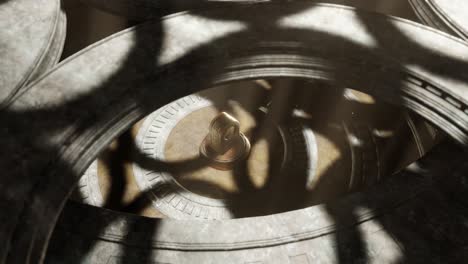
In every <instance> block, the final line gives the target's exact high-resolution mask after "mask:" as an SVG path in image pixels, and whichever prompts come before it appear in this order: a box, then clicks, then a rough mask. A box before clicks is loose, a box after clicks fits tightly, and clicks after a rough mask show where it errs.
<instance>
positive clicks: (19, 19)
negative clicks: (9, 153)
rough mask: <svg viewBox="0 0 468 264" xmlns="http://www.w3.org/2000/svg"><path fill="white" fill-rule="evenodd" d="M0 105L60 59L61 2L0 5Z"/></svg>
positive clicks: (20, 0)
mask: <svg viewBox="0 0 468 264" xmlns="http://www.w3.org/2000/svg"><path fill="white" fill-rule="evenodd" d="M0 28H1V32H0V58H1V59H0V87H1V88H0V105H1V104H2V103H4V102H5V101H7V100H8V99H10V98H11V97H12V96H13V95H14V94H16V93H17V92H18V91H19V90H20V89H21V88H22V87H24V86H25V85H26V84H28V83H29V82H30V81H32V79H34V78H35V77H37V76H38V75H40V74H41V73H43V72H45V71H46V70H47V69H48V68H50V67H51V66H53V65H54V64H55V63H57V61H58V60H59V58H60V54H61V52H62V47H63V42H64V40H65V30H66V27H65V16H64V14H63V13H62V11H61V8H60V0H4V1H0Z"/></svg>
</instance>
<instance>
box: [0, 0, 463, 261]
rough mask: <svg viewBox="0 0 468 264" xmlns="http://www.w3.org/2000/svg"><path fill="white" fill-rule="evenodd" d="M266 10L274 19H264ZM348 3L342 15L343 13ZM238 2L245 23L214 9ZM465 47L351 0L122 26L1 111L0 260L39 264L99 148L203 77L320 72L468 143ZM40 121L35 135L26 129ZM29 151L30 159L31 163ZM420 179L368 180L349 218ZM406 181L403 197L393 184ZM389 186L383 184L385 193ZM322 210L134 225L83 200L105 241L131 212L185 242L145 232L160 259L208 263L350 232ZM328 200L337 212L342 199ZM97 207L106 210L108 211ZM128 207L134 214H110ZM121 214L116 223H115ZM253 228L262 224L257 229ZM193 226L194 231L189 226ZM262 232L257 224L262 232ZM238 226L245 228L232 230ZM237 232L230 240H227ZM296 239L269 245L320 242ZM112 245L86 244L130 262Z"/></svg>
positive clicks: (224, 79) (415, 187)
mask: <svg viewBox="0 0 468 264" xmlns="http://www.w3.org/2000/svg"><path fill="white" fill-rule="evenodd" d="M259 12H262V13H263V12H266V13H268V14H270V16H269V18H268V19H265V18H264V17H261V18H259V17H258V14H259ZM337 12H339V13H340V16H335V14H336V13H337ZM227 13H229V15H230V16H236V17H238V20H237V21H221V20H216V19H215V18H217V17H218V18H219V17H221V18H222V17H223V16H227ZM330 17H333V18H334V19H333V21H330V19H329V18H330ZM193 32H196V33H197V34H193ZM395 43H398V45H395ZM467 52H468V47H467V46H466V44H465V43H464V42H463V41H460V40H458V39H455V38H451V37H449V36H447V35H445V34H440V33H439V32H437V31H434V30H431V29H429V28H427V27H423V26H420V25H418V24H415V23H411V22H408V21H405V20H400V19H396V18H391V17H386V16H382V15H377V14H370V13H366V12H360V11H356V10H353V9H350V8H347V7H342V6H335V5H317V4H309V3H291V4H290V5H287V6H283V5H276V4H271V5H270V4H269V5H259V6H249V7H246V8H240V9H234V8H233V9H231V10H229V11H222V10H217V11H211V12H208V11H207V12H200V13H197V14H191V13H183V14H177V15H173V16H170V17H167V18H165V19H163V20H155V21H150V22H147V23H145V24H144V25H142V26H139V27H136V28H132V29H130V30H127V31H124V32H122V33H119V34H116V35H114V36H112V37H110V38H108V39H106V40H104V41H102V42H100V43H99V44H97V45H94V46H92V47H90V48H88V49H86V50H84V51H82V52H80V53H79V54H78V55H76V56H74V57H73V58H71V59H69V60H67V61H65V62H63V63H62V64H61V65H60V66H58V67H57V68H55V69H54V70H53V71H51V72H49V73H48V74H46V75H44V76H43V77H42V78H40V79H39V80H38V81H36V82H35V83H34V84H33V85H31V86H29V87H28V88H27V89H25V92H24V93H23V94H22V95H21V96H20V97H18V98H16V100H15V101H14V102H13V103H12V104H11V105H10V106H9V107H8V108H7V109H5V110H4V111H3V112H2V113H1V119H2V120H1V121H2V122H4V123H5V124H8V129H4V128H2V129H0V133H1V137H0V140H1V145H2V146H3V148H4V149H5V150H6V151H7V153H9V155H8V157H4V158H3V159H2V164H1V165H2V168H3V169H4V170H6V171H9V174H8V175H6V176H5V177H4V179H3V180H2V182H3V183H4V184H2V186H1V188H2V192H0V193H1V195H2V199H1V200H2V209H3V211H4V212H8V215H9V218H8V219H5V221H4V224H2V229H1V230H0V235H1V237H2V238H3V241H5V242H4V243H5V245H7V246H5V247H1V248H0V250H1V251H0V256H1V259H4V260H5V261H6V262H8V263H10V262H11V263H25V262H28V263H33V262H38V263H39V262H41V261H42V260H43V258H44V256H45V250H46V248H47V245H48V241H49V238H50V235H51V233H52V230H53V228H54V226H55V222H56V219H57V217H58V215H59V213H60V211H61V210H62V207H63V206H64V203H65V200H66V198H67V197H68V195H69V194H70V192H71V191H72V189H73V185H74V183H75V182H77V181H78V178H79V177H80V176H81V175H82V173H83V172H84V170H85V169H86V167H87V166H89V164H90V163H91V162H92V161H93V160H94V159H95V157H96V156H97V154H98V152H99V151H100V150H102V149H103V148H104V147H105V146H106V145H107V144H109V143H110V141H111V140H112V139H113V138H114V137H115V136H117V135H118V134H119V133H121V132H123V131H124V130H125V129H128V128H129V127H130V126H131V125H132V124H133V123H134V122H136V121H137V120H139V119H141V118H142V117H143V116H145V115H146V114H148V113H150V112H152V111H154V110H155V109H157V108H159V107H161V106H163V105H164V104H167V103H169V102H171V101H173V100H175V99H177V98H181V97H182V96H186V95H188V94H191V93H194V92H197V89H201V88H200V87H212V86H214V85H217V84H223V83H228V82H233V81H238V80H245V79H264V78H270V77H289V78H301V79H314V80H322V81H328V82H332V83H334V84H338V85H342V86H343V87H356V89H359V90H362V91H363V92H366V93H369V94H371V95H373V96H375V97H376V98H378V99H382V100H384V101H386V102H389V103H392V104H396V105H399V106H403V107H406V108H408V109H410V110H413V111H414V112H416V113H418V114H420V115H421V116H423V117H425V118H426V119H427V120H429V121H430V122H432V123H433V124H434V125H435V126H437V127H438V128H440V129H441V130H443V131H445V132H446V133H447V134H448V135H449V136H450V137H452V138H453V139H454V140H455V141H457V142H458V143H459V144H460V145H466V144H467V143H468V133H467V131H466V128H467V127H468V108H467V98H468V94H467V91H468V87H467V86H466V83H467V82H466V81H467V80H466V76H465V75H464V72H466V70H465V69H467V66H466V63H467V62H466V60H465V58H464V57H463V56H460V54H467ZM441 65H443V67H441ZM64 87H66V88H67V89H64ZM31 131H34V135H35V140H31V138H30V137H29V136H30V133H31ZM18 146H20V147H18ZM18 162H22V163H21V164H22V166H21V167H18V166H17V164H18ZM396 181H398V180H396ZM415 181H416V182H414V183H410V184H408V182H407V181H405V184H403V185H398V187H395V188H392V186H393V185H392V184H385V185H381V187H380V188H383V189H384V190H382V189H379V188H377V189H373V190H371V191H370V194H369V196H367V197H370V198H371V201H366V202H362V203H360V204H365V205H366V207H368V208H371V210H370V211H367V210H363V211H360V210H358V211H356V212H355V213H351V214H349V215H351V216H354V217H352V219H350V223H352V224H351V225H352V226H355V225H356V223H360V224H361V225H360V226H362V227H363V228H364V227H365V225H364V223H366V222H368V221H365V220H366V219H367V220H369V219H371V218H373V217H377V216H378V215H379V213H378V212H380V211H379V210H377V208H379V209H380V208H382V210H383V212H387V211H392V210H393V209H392V208H395V207H396V206H397V205H399V204H401V203H403V202H405V201H407V200H408V199H410V197H414V196H415V194H417V193H419V190H420V189H419V187H424V186H426V185H425V184H424V180H423V181H422V183H417V181H418V180H415ZM395 189H398V195H392V193H394V192H393V191H395ZM374 192H375V195H374ZM402 193H406V194H407V195H402ZM379 194H384V195H383V197H382V200H380V199H379V197H380V195H379ZM358 196H359V195H358ZM429 197H430V196H429ZM355 199H357V200H359V199H361V198H359V197H357V198H356V196H351V197H349V199H343V200H342V201H341V202H340V203H344V204H349V203H351V202H352V201H353V200H355ZM421 199H422V200H423V201H424V199H425V198H421ZM5 201H6V202H5ZM338 207H343V208H346V207H344V205H343V206H341V205H339V206H338ZM85 208H87V207H85ZM322 209H323V208H322V207H321V206H315V207H310V208H306V209H302V210H297V211H293V212H288V213H284V214H280V215H272V216H266V217H260V218H246V219H236V220H230V221H204V222H197V221H191V222H184V221H177V220H167V221H165V220H163V222H161V226H159V227H158V228H153V229H152V227H155V222H153V221H156V220H148V219H140V220H137V223H138V224H137V225H131V224H132V216H128V217H127V216H125V215H119V216H118V217H116V218H114V217H113V216H112V214H113V213H109V215H106V214H107V213H106V212H104V211H94V210H95V209H89V208H87V209H85V210H86V211H87V212H88V213H89V215H95V216H96V217H97V218H93V217H92V219H100V220H95V221H94V222H93V224H94V223H96V225H95V227H102V226H100V224H99V223H104V224H105V225H106V226H108V227H110V228H111V232H110V233H106V232H107V231H106V232H100V231H99V232H98V237H99V236H100V237H101V239H103V240H104V241H114V240H113V239H115V241H114V242H115V244H112V245H113V246H114V247H119V243H118V241H119V240H120V239H121V233H120V231H121V230H122V229H123V228H121V227H124V225H123V224H125V223H128V224H130V225H131V226H132V228H135V229H134V230H138V232H139V233H144V234H147V235H149V236H151V237H152V235H153V233H157V234H161V235H164V234H167V236H171V237H173V238H174V240H171V239H169V238H168V240H165V238H164V237H161V240H160V241H161V243H159V244H158V243H157V242H156V243H154V244H153V242H152V239H151V238H148V239H146V240H140V239H139V238H138V239H137V240H138V241H145V243H146V244H145V245H144V247H149V248H151V247H154V248H164V249H167V250H168V251H167V252H163V253H161V256H160V257H161V260H162V261H163V263H164V262H166V263H167V260H166V259H167V258H169V257H175V258H174V261H176V260H177V262H176V263H184V262H186V263H187V262H190V261H191V260H194V259H196V260H201V262H203V261H202V260H205V259H204V257H206V255H203V254H202V253H203V251H209V252H211V251H216V252H217V253H216V254H218V255H217V256H220V257H228V256H231V255H229V254H231V253H232V254H237V253H239V252H240V251H241V250H244V249H249V250H250V249H253V248H259V250H258V251H255V252H258V254H257V255H256V259H247V258H242V257H239V256H237V255H236V256H237V257H236V256H234V255H232V256H233V257H232V258H231V262H232V263H245V262H247V263H248V262H249V261H250V262H252V261H253V262H254V263H255V262H260V263H262V261H263V262H268V260H267V261H264V259H266V258H263V257H262V256H267V254H269V253H271V252H272V251H273V250H274V248H273V247H274V246H282V247H283V250H285V251H287V250H288V243H296V242H297V243H299V242H300V241H306V240H307V241H309V240H310V239H311V238H314V237H324V236H325V235H326V234H331V233H334V232H335V231H337V230H339V229H336V227H337V226H338V227H340V226H341V225H342V224H344V225H345V226H348V225H346V224H345V223H335V225H330V223H329V222H328V220H327V218H326V217H322V216H324V212H323V210H322ZM72 210H73V209H72ZM327 210H328V211H329V212H332V213H333V212H336V213H337V214H339V212H337V211H335V210H334V209H333V207H330V208H329V209H327ZM94 212H97V214H94ZM86 214H87V213H83V214H80V215H86ZM100 214H103V215H104V222H101V219H102V218H100V216H99V215H100ZM315 216H319V217H317V218H316V217H315ZM121 217H122V218H121ZM118 218H121V219H123V222H119V221H114V220H113V219H118ZM251 220H254V221H251ZM120 223H121V224H122V225H120ZM282 223H293V224H292V226H288V225H282ZM114 224H116V225H117V226H118V228H112V227H113V225H114ZM140 224H141V225H140ZM243 228H245V229H243ZM366 228H369V229H367V230H370V231H369V232H367V231H366V234H369V236H371V237H373V238H374V239H378V240H379V241H383V239H382V240H380V238H379V235H378V234H379V233H378V232H377V231H379V229H378V228H377V227H375V226H372V225H371V226H367V227H366ZM156 229H157V230H156ZM250 229H251V230H255V231H256V232H249V230H250ZM101 230H103V229H101ZM119 230H120V231H119ZM132 230H133V229H132ZM239 230H245V232H239ZM126 231H127V233H126V234H127V235H126V240H127V242H125V243H126V244H127V245H138V247H139V248H141V246H142V245H139V244H138V243H139V242H136V243H133V242H132V241H133V240H132V239H135V238H134V237H133V235H132V234H133V233H132V232H128V231H129V230H126ZM184 232H196V233H193V234H194V235H193V236H190V235H188V236H185V235H184ZM204 232H206V233H204ZM214 232H215V233H214ZM95 234H96V233H95ZM186 234H189V233H186ZM195 234H197V235H195ZM213 234H216V235H213ZM253 234H258V235H257V236H256V237H255V238H253V237H252V235H253ZM234 235H238V236H236V237H235V238H234V237H231V236H234ZM228 238H229V241H231V243H230V244H226V243H222V242H223V241H228V240H227V239H228ZM231 238H232V239H231ZM307 243H309V242H307ZM311 243H315V242H311ZM318 243H329V242H324V241H319V242H318ZM385 243H386V242H385ZM382 244H384V243H381V245H382ZM395 244H396V243H394V245H395ZM384 245H386V246H385V248H395V249H396V248H397V246H392V245H389V246H388V247H387V244H384ZM307 246H309V245H307ZM297 248H299V247H297ZM297 248H296V249H295V251H294V252H291V253H290V254H289V253H288V254H285V255H282V256H280V255H275V254H273V255H271V256H273V257H275V256H278V259H277V260H278V262H279V263H288V262H287V261H289V262H290V263H291V262H292V263H300V262H299V261H303V262H304V261H308V259H309V258H311V256H310V255H309V254H311V253H310V252H309V253H307V255H306V256H304V252H302V251H299V250H298V249H297ZM108 249H109V250H108V251H105V252H107V253H109V254H107V255H106V254H104V253H103V252H104V251H100V246H97V247H96V250H97V251H95V252H94V251H92V252H88V253H89V254H88V255H87V256H88V257H89V258H90V259H93V260H96V259H94V258H97V260H99V261H101V260H102V261H103V262H104V261H108V263H109V261H110V263H121V262H122V261H123V262H125V259H123V260H122V256H115V255H113V253H112V252H113V249H110V248H108ZM423 249H426V248H423ZM179 250H180V251H179ZM229 250H239V251H236V252H234V251H229ZM372 250H373V252H377V253H375V254H376V255H377V256H385V254H380V253H379V252H383V251H379V249H378V248H374V249H372ZM221 251H223V252H221ZM224 251H229V252H224ZM426 251H427V250H426ZM93 252H94V253H97V252H99V254H96V255H93V254H94V253H93ZM199 252H202V253H199ZM251 252H254V251H251ZM78 253H80V252H78ZM83 254H85V253H83ZM166 254H167V255H166ZM278 254H280V253H278ZM317 254H321V253H317ZM285 256H286V257H287V259H286V260H285ZM216 258H217V257H216V256H215V255H213V259H216ZM304 259H305V260H304ZM156 260H157V259H156ZM282 260H285V261H282ZM157 261H159V260H157ZM159 262H161V261H159ZM156 263H157V262H156ZM192 263H193V262H192ZM305 263H307V262H305Z"/></svg>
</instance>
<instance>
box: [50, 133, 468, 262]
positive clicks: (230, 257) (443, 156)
mask: <svg viewBox="0 0 468 264" xmlns="http://www.w3.org/2000/svg"><path fill="white" fill-rule="evenodd" d="M465 155H466V151H463V150H461V149H460V148H459V147H456V146H454V145H453V144H452V143H448V142H446V143H445V144H443V145H440V146H437V147H436V148H435V149H434V150H433V151H431V152H430V153H429V155H428V156H427V157H425V158H423V159H422V160H420V161H418V162H417V163H416V164H414V167H413V168H417V169H414V170H413V171H405V172H402V173H400V174H398V175H396V176H395V177H394V178H391V179H389V180H388V181H386V182H384V183H382V184H380V185H378V186H376V187H373V188H371V189H370V190H368V191H366V192H363V193H357V194H353V195H350V196H348V197H345V198H343V199H342V200H340V201H338V202H336V203H333V204H327V205H318V206H313V207H310V208H306V209H302V210H297V211H291V212H287V213H282V214H277V215H270V216H264V217H254V218H244V219H236V220H229V221H193V220H192V221H182V220H157V219H151V218H145V217H138V216H135V215H126V214H122V213H117V212H112V211H108V210H105V209H100V208H96V207H90V206H86V205H79V204H75V203H73V202H70V203H69V204H68V205H67V207H66V209H65V210H64V213H63V215H62V217H61V219H60V220H59V223H58V225H57V229H56V230H55V233H54V236H53V239H52V242H51V247H50V250H49V252H48V258H47V261H46V263H135V262H139V261H140V262H141V263H177V264H182V263H291V264H296V263H464V261H465V260H466V257H467V256H468V250H467V246H468V236H467V235H468V227H467V226H466V224H465V222H466V220H468V209H467V208H466V207H465V205H466V202H464V198H463V197H464V195H465V194H466V192H467V191H468V185H467V184H466V179H467V173H468V171H467V169H468V162H467V161H466V160H465V157H464V156H465Z"/></svg>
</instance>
